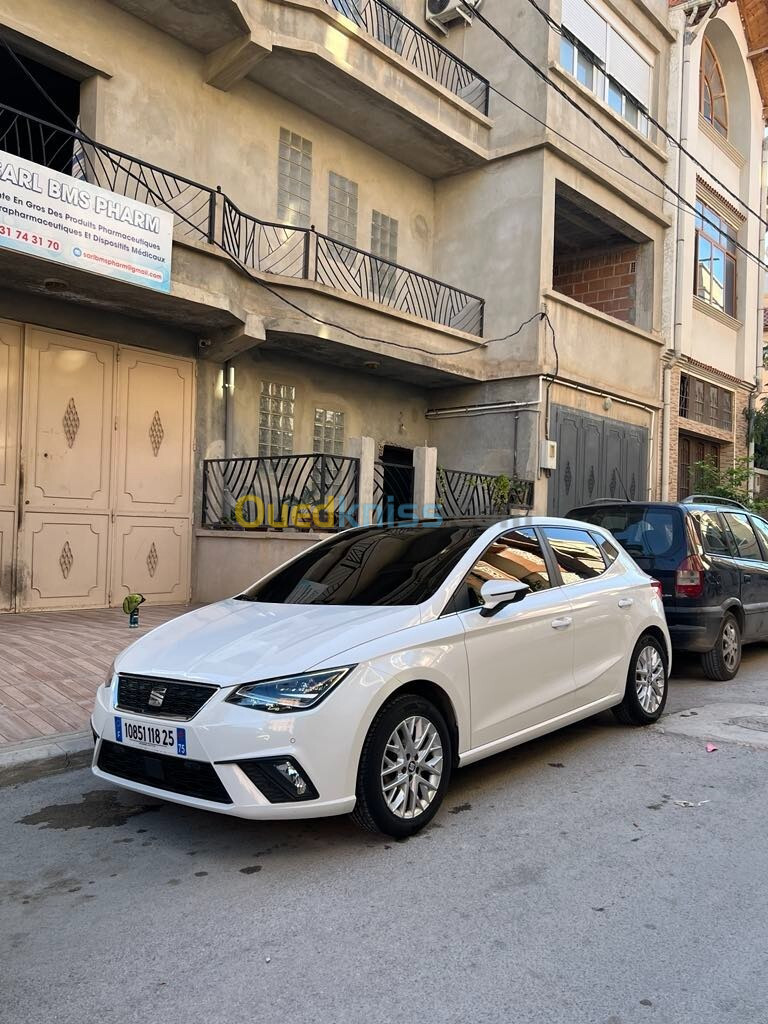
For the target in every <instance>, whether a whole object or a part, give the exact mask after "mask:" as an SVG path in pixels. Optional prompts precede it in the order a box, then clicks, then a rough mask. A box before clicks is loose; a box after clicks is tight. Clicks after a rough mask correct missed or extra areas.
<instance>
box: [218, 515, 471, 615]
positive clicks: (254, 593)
mask: <svg viewBox="0 0 768 1024" xmlns="http://www.w3.org/2000/svg"><path fill="white" fill-rule="evenodd" d="M485 530H486V527H485V526H480V525H467V524H463V525H460V524H458V523H454V524H453V525H447V524H445V525H440V526H420V525H414V526H400V527H397V526H394V527H363V528H361V529H357V530H348V531H346V532H345V533H341V534H339V536H338V537H335V538H334V539H333V540H332V541H329V542H328V543H325V544H320V545H318V546H317V547H314V548H310V549H309V551H307V552H305V554H303V555H301V556H300V557H299V558H297V559H296V561H295V562H292V563H291V564H290V565H286V566H285V568H284V569H279V570H278V571H277V572H276V573H275V574H274V575H273V576H271V577H270V578H269V579H266V580H264V581H263V582H261V583H255V584H254V585H253V586H252V587H251V588H250V589H249V590H246V591H245V592H244V593H243V594H240V595H239V597H238V600H240V601H264V602H265V603H269V604H341V605H412V604H421V602H422V601H426V600H427V599H428V598H430V597H431V596H432V595H433V594H434V593H435V591H436V590H437V588H438V587H439V586H440V584H441V583H442V582H443V580H444V579H445V577H446V576H447V575H448V573H449V572H450V571H451V569H453V567H454V566H455V565H456V563H457V562H458V561H459V559H460V558H461V556H462V555H463V554H464V553H465V552H466V551H467V550H468V549H469V548H470V547H471V546H472V544H474V542H475V541H476V540H477V538H478V537H480V536H481V535H482V534H483V533H484V532H485Z"/></svg>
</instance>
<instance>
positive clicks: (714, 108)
mask: <svg viewBox="0 0 768 1024" xmlns="http://www.w3.org/2000/svg"><path fill="white" fill-rule="evenodd" d="M699 113H700V114H701V116H702V117H703V118H704V120H705V121H708V122H709V123H710V124H711V125H712V127H713V128H714V129H715V131H716V132H719V133H720V134H721V135H722V136H724V137H725V138H727V137H728V97H727V96H726V94H725V80H724V79H723V72H722V69H721V67H720V61H719V60H718V59H717V55H716V54H715V51H714V50H713V49H712V44H711V43H710V41H709V40H708V39H705V40H704V46H703V47H702V51H701V70H700V73H699Z"/></svg>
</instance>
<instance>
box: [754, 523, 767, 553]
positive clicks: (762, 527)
mask: <svg viewBox="0 0 768 1024" xmlns="http://www.w3.org/2000/svg"><path fill="white" fill-rule="evenodd" d="M752 525H753V526H754V528H755V530H756V531H757V535H758V537H759V538H760V540H761V541H762V542H763V550H764V551H767V552H768V523H766V521H765V520H764V519H757V518H756V517H753V518H752Z"/></svg>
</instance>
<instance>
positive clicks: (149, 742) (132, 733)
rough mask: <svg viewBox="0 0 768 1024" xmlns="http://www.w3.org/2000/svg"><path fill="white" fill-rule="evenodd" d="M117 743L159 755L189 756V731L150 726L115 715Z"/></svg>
mask: <svg viewBox="0 0 768 1024" xmlns="http://www.w3.org/2000/svg"><path fill="white" fill-rule="evenodd" d="M115 741H116V742H117V743H125V744H126V746H129V747H142V748H143V749H144V750H155V751H157V752H158V753H159V754H176V755H177V756H178V757H186V756H187V730H186V729H182V728H179V727H173V726H167V725H149V724H148V723H147V722H136V721H134V720H133V719H132V718H123V717H122V716H121V715H115Z"/></svg>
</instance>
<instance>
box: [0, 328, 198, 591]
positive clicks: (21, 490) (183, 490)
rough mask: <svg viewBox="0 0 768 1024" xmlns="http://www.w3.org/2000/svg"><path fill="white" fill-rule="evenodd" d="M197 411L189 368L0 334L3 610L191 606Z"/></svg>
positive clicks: (60, 336)
mask: <svg viewBox="0 0 768 1024" xmlns="http://www.w3.org/2000/svg"><path fill="white" fill-rule="evenodd" d="M20 381H23V386H22V387H21V388H20V387H19V382H20ZM19 392H21V401H19V399H18V396H19ZM193 402H194V363H193V362H192V360H188V359H180V358H177V357H171V356H166V355H162V354H160V353H157V352H151V351H147V350H143V349H134V348H129V347H126V346H119V345H116V344H112V343H110V342H105V341H97V340H93V339H91V338H85V337H80V336H78V335H72V334H67V333H63V332H60V331H54V330H48V329H44V328H39V327H33V326H31V325H21V324H12V323H8V322H1V323H0V610H4V611H13V610H19V611H21V610H32V609H46V608H98V607H107V606H115V605H119V604H121V603H122V601H123V598H124V597H125V596H126V595H127V594H129V593H132V592H139V593H142V594H144V595H145V597H147V599H148V600H152V601H153V603H156V604H157V603H162V604H166V603H179V602H184V601H186V600H188V597H189V575H190V574H189V557H190V542H191V514H192V501H191V489H192V423H193ZM3 441H4V442H5V443H4V444H3V443H2V442H3ZM3 452H4V453H5V455H4V457H3Z"/></svg>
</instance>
